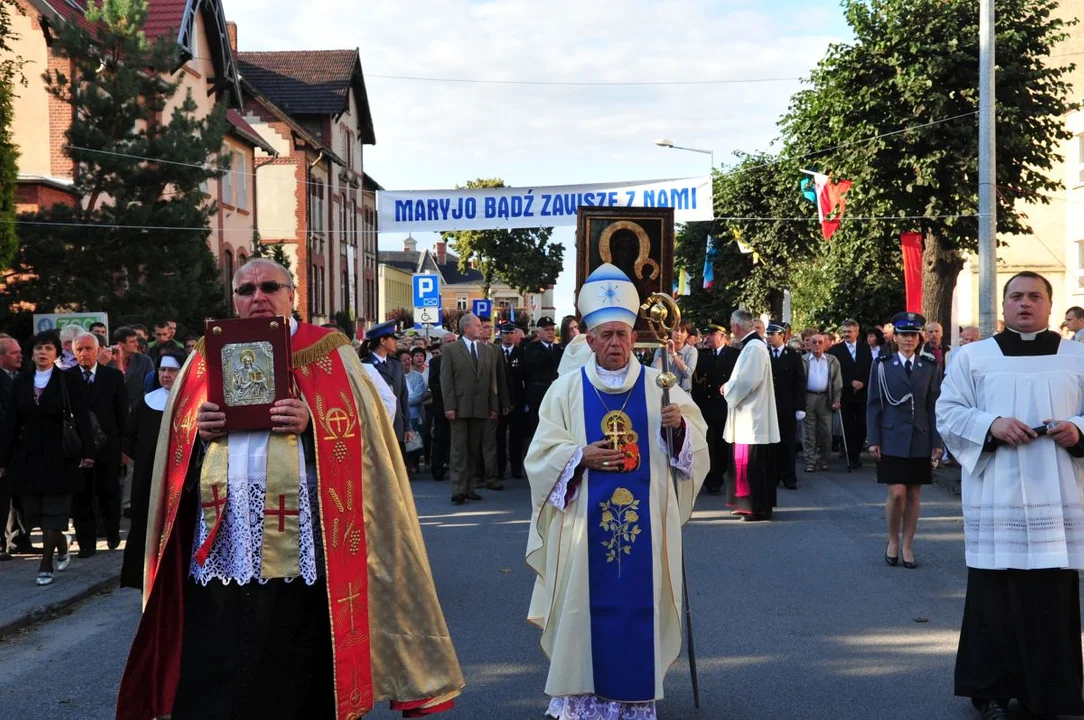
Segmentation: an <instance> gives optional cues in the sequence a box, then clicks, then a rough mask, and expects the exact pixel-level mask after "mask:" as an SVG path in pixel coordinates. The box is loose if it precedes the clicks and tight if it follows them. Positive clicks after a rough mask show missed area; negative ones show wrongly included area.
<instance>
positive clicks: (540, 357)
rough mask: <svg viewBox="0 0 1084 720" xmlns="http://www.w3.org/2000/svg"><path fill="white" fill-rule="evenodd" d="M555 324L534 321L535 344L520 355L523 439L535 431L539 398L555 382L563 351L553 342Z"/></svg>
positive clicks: (543, 395) (539, 405)
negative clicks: (524, 402)
mask: <svg viewBox="0 0 1084 720" xmlns="http://www.w3.org/2000/svg"><path fill="white" fill-rule="evenodd" d="M555 326H556V323H555V322H553V318H551V317H548V316H543V317H540V318H539V319H538V340H537V341H535V342H532V343H531V344H529V345H528V346H527V347H526V349H525V350H524V352H523V384H524V392H525V399H526V401H527V416H526V425H527V427H526V435H527V438H528V439H529V438H531V437H532V436H533V435H534V431H535V428H537V427H538V408H539V407H541V406H542V398H544V397H545V396H546V391H547V390H549V389H550V385H551V384H553V381H554V380H556V379H557V368H558V367H560V365H561V354H562V352H563V350H562V349H561V346H560V345H558V344H557V343H556V342H554V341H555V340H556V337H555V335H556V331H555V330H554V327H555Z"/></svg>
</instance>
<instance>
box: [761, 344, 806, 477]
mask: <svg viewBox="0 0 1084 720" xmlns="http://www.w3.org/2000/svg"><path fill="white" fill-rule="evenodd" d="M768 352H769V353H771V357H772V383H773V384H774V385H775V409H776V413H777V415H778V416H779V443H778V444H777V445H776V460H775V473H776V477H777V478H778V479H779V482H781V483H783V485H785V486H786V487H788V488H795V487H797V486H798V478H797V476H796V475H795V474H794V460H795V457H796V456H797V445H798V420H797V419H796V418H795V417H794V414H795V413H796V412H798V411H799V410H805V386H806V382H805V366H804V365H803V364H802V354H801V353H799V352H798V351H797V350H795V349H794V348H792V347H790V346H789V345H784V346H783V347H781V348H774V347H769V348H768Z"/></svg>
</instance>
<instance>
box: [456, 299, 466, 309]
mask: <svg viewBox="0 0 1084 720" xmlns="http://www.w3.org/2000/svg"><path fill="white" fill-rule="evenodd" d="M455 307H456V309H457V310H468V309H469V308H468V307H467V298H465V297H457V298H456V299H455Z"/></svg>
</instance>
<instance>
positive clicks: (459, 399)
mask: <svg viewBox="0 0 1084 720" xmlns="http://www.w3.org/2000/svg"><path fill="white" fill-rule="evenodd" d="M481 332H482V321H481V320H479V319H478V316H477V315H474V314H467V315H464V316H463V317H462V318H460V320H459V334H460V335H461V336H462V338H461V339H460V340H457V341H456V342H454V343H451V344H449V345H445V346H444V349H443V353H442V355H441V358H442V359H441V365H440V389H441V394H442V395H443V396H444V416H445V417H446V418H448V422H449V424H450V425H451V430H452V442H451V445H452V458H451V460H452V462H451V470H452V502H453V503H454V504H456V505H462V504H463V503H464V502H466V501H467V500H481V499H482V496H481V495H479V494H478V493H476V492H474V473H473V472H472V467H471V464H472V463H471V457H470V454H471V451H472V450H474V449H475V448H478V447H479V446H480V444H481V442H482V433H484V432H485V429H486V421H488V420H496V419H497V415H498V413H499V412H500V401H499V398H498V394H497V362H496V361H497V358H496V357H495V356H496V353H493V352H489V351H488V349H487V348H483V347H481V346H480V345H479V343H478V340H479V337H480V335H481Z"/></svg>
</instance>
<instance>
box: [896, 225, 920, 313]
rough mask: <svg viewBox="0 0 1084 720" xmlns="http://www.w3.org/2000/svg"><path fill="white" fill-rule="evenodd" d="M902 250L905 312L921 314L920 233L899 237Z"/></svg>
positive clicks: (910, 233) (907, 233)
mask: <svg viewBox="0 0 1084 720" xmlns="http://www.w3.org/2000/svg"><path fill="white" fill-rule="evenodd" d="M900 245H901V246H902V248H903V285H904V288H905V289H906V290H907V312H915V313H920V312H922V233H917V232H905V233H903V234H902V235H900Z"/></svg>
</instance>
